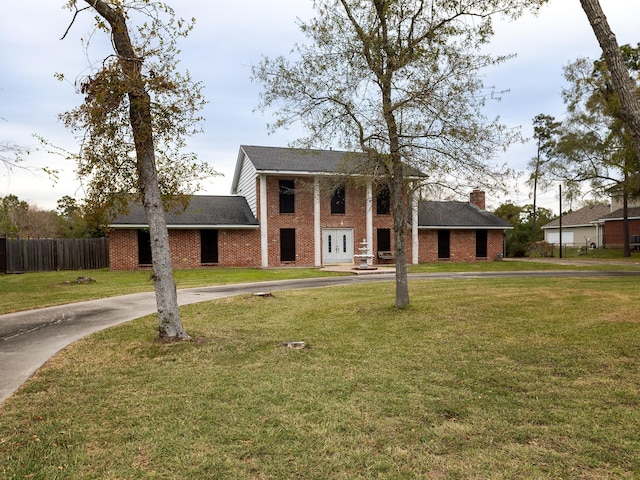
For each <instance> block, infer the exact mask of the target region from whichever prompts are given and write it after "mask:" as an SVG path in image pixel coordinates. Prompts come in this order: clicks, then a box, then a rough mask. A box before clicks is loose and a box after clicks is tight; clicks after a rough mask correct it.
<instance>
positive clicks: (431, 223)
mask: <svg viewBox="0 0 640 480" xmlns="http://www.w3.org/2000/svg"><path fill="white" fill-rule="evenodd" d="M418 228H436V229H438V228H439V229H443V228H450V229H465V228H469V229H476V228H479V229H498V230H506V229H511V228H513V226H512V225H511V224H510V223H509V222H507V221H506V220H503V219H502V218H500V217H498V216H497V215H494V214H493V213H491V212H487V211H486V210H481V209H480V208H478V207H477V206H475V205H473V204H471V203H467V202H441V201H422V202H420V203H419V205H418Z"/></svg>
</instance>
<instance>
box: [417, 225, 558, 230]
mask: <svg viewBox="0 0 640 480" xmlns="http://www.w3.org/2000/svg"><path fill="white" fill-rule="evenodd" d="M563 228H564V227H563ZM418 230H513V227H512V226H511V227H486V226H482V225H478V226H466V227H465V226H463V227H460V226H455V225H449V226H446V225H445V226H440V227H430V226H426V225H423V226H419V227H418Z"/></svg>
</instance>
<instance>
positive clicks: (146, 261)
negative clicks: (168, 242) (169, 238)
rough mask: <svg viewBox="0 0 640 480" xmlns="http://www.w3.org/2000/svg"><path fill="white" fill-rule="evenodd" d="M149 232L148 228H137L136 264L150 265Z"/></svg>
mask: <svg viewBox="0 0 640 480" xmlns="http://www.w3.org/2000/svg"><path fill="white" fill-rule="evenodd" d="M152 263H153V262H152V259H151V234H150V233H149V230H138V265H151V264H152Z"/></svg>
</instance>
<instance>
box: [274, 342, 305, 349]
mask: <svg viewBox="0 0 640 480" xmlns="http://www.w3.org/2000/svg"><path fill="white" fill-rule="evenodd" d="M280 346H281V347H285V348H295V349H296V350H300V349H302V348H305V347H306V346H307V344H306V343H305V342H282V343H281V344H280Z"/></svg>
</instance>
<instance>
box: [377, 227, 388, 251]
mask: <svg viewBox="0 0 640 480" xmlns="http://www.w3.org/2000/svg"><path fill="white" fill-rule="evenodd" d="M377 236H378V251H379V252H390V251H391V230H390V229H388V228H379V229H378V232H377Z"/></svg>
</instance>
